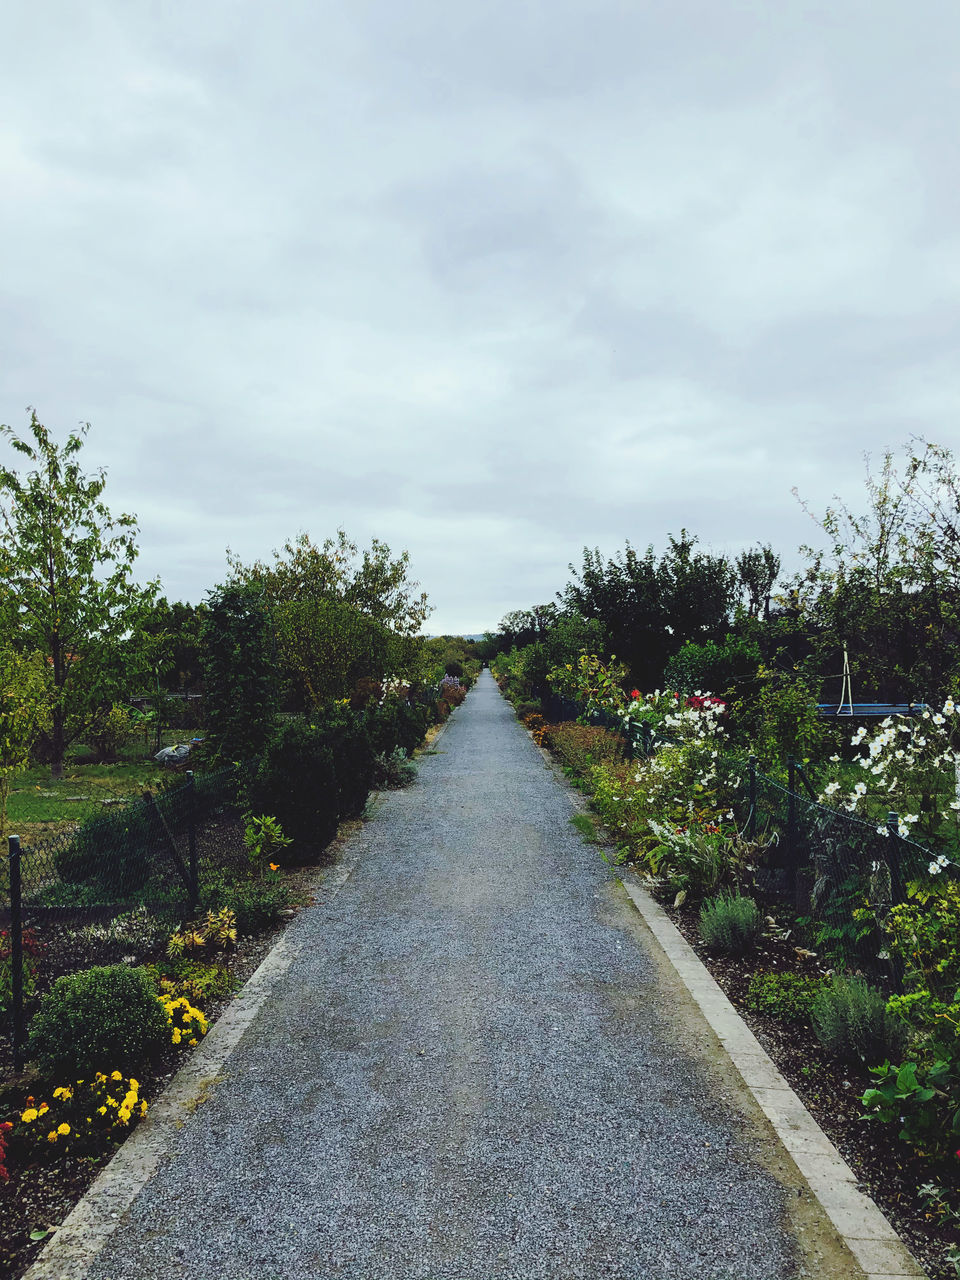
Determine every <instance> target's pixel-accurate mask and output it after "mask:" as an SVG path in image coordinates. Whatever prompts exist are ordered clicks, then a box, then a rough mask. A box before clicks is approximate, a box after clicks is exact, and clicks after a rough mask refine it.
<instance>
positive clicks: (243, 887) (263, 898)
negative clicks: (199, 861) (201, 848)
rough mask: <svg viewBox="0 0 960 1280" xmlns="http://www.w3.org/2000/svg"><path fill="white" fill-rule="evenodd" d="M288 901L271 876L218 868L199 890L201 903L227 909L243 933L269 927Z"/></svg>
mask: <svg viewBox="0 0 960 1280" xmlns="http://www.w3.org/2000/svg"><path fill="white" fill-rule="evenodd" d="M289 904H290V891H289V890H288V889H287V887H286V885H284V884H281V883H280V882H279V881H278V880H273V879H272V878H271V879H266V880H235V879H233V878H232V877H231V876H227V875H226V874H225V873H223V872H222V871H219V872H216V873H215V874H213V875H212V876H210V877H209V878H208V879H207V880H206V882H205V883H204V884H203V885H202V886H201V890H200V905H201V907H203V908H204V909H205V910H208V911H214V912H219V911H221V910H223V909H224V908H227V909H229V910H230V911H231V912H232V913H233V915H234V916H235V917H236V922H237V930H238V932H239V933H244V934H249V933H258V932H260V931H261V930H263V929H266V928H268V927H269V926H270V925H271V924H272V923H273V922H274V920H276V918H277V916H278V915H279V913H280V912H281V911H283V910H284V908H286V907H287V906H289ZM184 994H189V992H185V993H184Z"/></svg>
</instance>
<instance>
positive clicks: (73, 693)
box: [0, 410, 156, 778]
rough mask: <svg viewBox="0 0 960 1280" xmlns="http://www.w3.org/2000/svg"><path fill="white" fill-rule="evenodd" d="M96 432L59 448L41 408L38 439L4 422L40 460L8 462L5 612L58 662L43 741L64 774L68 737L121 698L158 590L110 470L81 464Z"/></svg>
mask: <svg viewBox="0 0 960 1280" xmlns="http://www.w3.org/2000/svg"><path fill="white" fill-rule="evenodd" d="M88 430H89V423H87V424H84V425H83V426H81V427H80V429H79V430H78V431H76V432H73V433H71V434H70V435H69V436H68V437H67V440H66V442H65V443H64V444H63V445H59V444H57V443H56V441H55V440H53V439H52V438H51V436H50V433H49V432H48V430H47V428H46V427H45V426H44V425H43V424H42V423H41V422H40V421H39V419H38V418H37V415H36V413H35V412H33V411H32V410H31V413H30V427H29V434H30V436H31V437H32V439H23V438H21V437H20V436H18V435H17V434H16V433H15V432H14V430H13V429H12V428H11V427H8V426H0V434H2V435H3V436H6V438H7V439H8V440H9V442H10V444H11V446H12V447H13V449H14V450H16V452H17V453H20V454H21V455H23V457H25V458H26V459H28V461H29V462H30V463H32V464H33V465H34V470H32V471H29V472H28V473H27V474H26V475H25V476H23V475H21V474H20V472H18V471H15V470H13V469H12V468H10V467H7V466H0V584H2V585H0V612H2V615H3V622H4V624H5V626H6V627H7V628H8V632H9V634H10V635H11V636H12V638H13V643H14V644H15V646H16V647H17V648H18V649H20V650H21V651H22V652H34V651H37V652H40V653H42V654H43V655H44V658H45V659H46V661H47V663H48V664H49V666H50V670H51V675H52V680H53V688H54V693H53V703H52V710H51V722H50V731H49V733H45V734H44V735H43V739H44V743H45V747H46V753H47V756H48V758H49V760H50V766H51V772H52V774H53V776H54V777H55V778H58V777H62V776H63V758H64V753H65V751H66V748H67V746H68V745H69V743H70V742H71V741H73V740H74V739H75V738H77V737H80V736H81V735H82V734H83V733H84V732H85V730H86V729H87V728H89V726H90V724H91V722H92V721H93V719H94V718H95V716H96V713H97V711H98V710H102V709H103V708H105V707H106V708H109V707H111V706H112V705H113V704H114V702H116V701H117V694H118V684H120V683H122V682H123V680H124V672H123V667H122V664H121V663H119V662H118V660H117V659H118V654H119V650H120V647H121V643H122V641H123V638H124V636H125V635H127V633H128V632H129V631H130V630H131V629H132V628H134V627H135V625H136V621H137V619H138V617H139V615H140V613H141V611H142V610H143V608H144V607H145V606H146V605H147V604H148V603H149V601H150V600H151V599H152V598H153V596H154V595H155V593H156V584H154V583H151V584H149V585H148V586H146V587H141V586H138V585H137V584H136V583H135V582H134V581H133V577H132V573H133V563H134V561H135V559H136V557H137V546H136V533H137V522H136V517H134V516H132V515H128V514H124V515H120V516H116V517H114V516H112V515H111V514H110V512H109V510H108V509H107V507H106V505H105V504H104V502H103V501H102V495H103V491H104V488H105V486H106V475H105V472H104V471H103V469H102V468H101V469H100V470H99V471H97V472H96V473H95V474H93V475H92V476H88V475H84V473H83V472H82V471H81V469H80V464H79V462H78V460H77V455H78V454H79V452H80V450H81V448H82V447H83V441H84V437H85V436H86V434H87V432H88Z"/></svg>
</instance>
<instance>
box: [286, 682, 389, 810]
mask: <svg viewBox="0 0 960 1280" xmlns="http://www.w3.org/2000/svg"><path fill="white" fill-rule="evenodd" d="M312 727H313V729H314V732H315V733H316V734H317V735H318V741H319V742H320V743H321V745H322V746H324V747H326V748H328V749H329V751H330V753H331V755H332V756H333V763H334V769H335V772H336V778H337V793H338V796H339V806H340V807H339V817H341V818H358V817H359V816H360V814H361V813H363V810H364V806H365V805H366V803H367V797H368V796H369V795H370V788H371V786H372V785H373V760H374V752H373V744H372V743H371V741H370V734H369V733H368V732H367V726H366V722H365V717H364V715H363V713H362V712H359V711H353V710H351V708H350V707H344V706H339V705H338V706H333V707H329V708H327V709H326V710H325V711H323V712H322V713H320V714H318V716H317V718H316V719H315V720H314V722H313V726H312ZM264 812H267V813H269V812H270V810H264ZM278 816H279V815H278ZM284 825H286V824H284Z"/></svg>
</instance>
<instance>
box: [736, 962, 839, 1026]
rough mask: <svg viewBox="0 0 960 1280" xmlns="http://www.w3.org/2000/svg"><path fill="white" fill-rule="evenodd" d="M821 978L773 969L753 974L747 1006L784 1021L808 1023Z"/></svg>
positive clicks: (820, 987) (821, 981)
mask: <svg viewBox="0 0 960 1280" xmlns="http://www.w3.org/2000/svg"><path fill="white" fill-rule="evenodd" d="M822 989H823V979H822V978H814V977H811V976H810V975H808V974H803V973H790V972H789V971H785V972H783V973H780V972H777V971H772V972H767V973H755V974H753V976H752V977H751V979H750V986H749V987H748V989H747V995H746V1001H745V1003H746V1006H747V1008H748V1009H752V1010H753V1011H754V1013H763V1014H766V1016H767V1017H768V1018H779V1019H781V1020H782V1021H784V1022H807V1021H809V1018H810V1010H811V1007H812V1005H813V1002H814V1000H815V999H816V998H817V996H818V995H819V993H820V991H821V990H822Z"/></svg>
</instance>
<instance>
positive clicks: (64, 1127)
mask: <svg viewBox="0 0 960 1280" xmlns="http://www.w3.org/2000/svg"><path fill="white" fill-rule="evenodd" d="M69 1132H70V1126H69V1125H68V1124H67V1122H66V1121H64V1122H63V1124H58V1125H57V1133H62V1134H63V1136H64V1137H66V1136H67V1134H68V1133H69Z"/></svg>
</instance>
